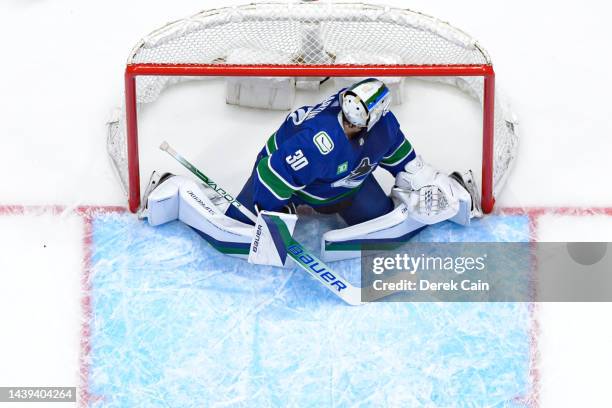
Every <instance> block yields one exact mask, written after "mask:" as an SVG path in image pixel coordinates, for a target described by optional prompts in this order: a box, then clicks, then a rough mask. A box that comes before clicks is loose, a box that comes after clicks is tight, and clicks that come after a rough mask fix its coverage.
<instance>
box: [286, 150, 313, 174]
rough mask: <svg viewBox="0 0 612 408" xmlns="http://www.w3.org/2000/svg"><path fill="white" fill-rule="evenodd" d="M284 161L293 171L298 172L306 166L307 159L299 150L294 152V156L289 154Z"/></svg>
mask: <svg viewBox="0 0 612 408" xmlns="http://www.w3.org/2000/svg"><path fill="white" fill-rule="evenodd" d="M285 160H286V161H287V164H289V165H291V168H292V169H293V170H295V171H298V170H300V169H303V168H304V167H306V166H308V159H307V158H306V156H304V153H303V152H302V150H301V149H300V150H298V151H296V152H295V153H294V154H290V155H289V156H287V158H286V159H285Z"/></svg>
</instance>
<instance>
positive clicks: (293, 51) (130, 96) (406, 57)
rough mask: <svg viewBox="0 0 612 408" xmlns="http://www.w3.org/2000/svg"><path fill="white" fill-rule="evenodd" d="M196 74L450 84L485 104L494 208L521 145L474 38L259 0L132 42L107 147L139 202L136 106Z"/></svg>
mask: <svg viewBox="0 0 612 408" xmlns="http://www.w3.org/2000/svg"><path fill="white" fill-rule="evenodd" d="M193 77H260V78H270V77H279V78H281V77H284V78H288V77H289V78H290V77H299V78H305V77H317V78H327V77H332V78H363V77H378V78H381V79H383V80H384V78H396V79H397V78H403V77H420V78H423V79H425V78H430V79H434V80H439V81H442V82H445V83H449V84H452V85H454V86H456V87H458V88H460V89H461V90H462V91H465V92H466V93H467V94H469V95H470V96H472V97H473V98H475V99H477V100H478V101H479V102H480V103H481V105H482V112H483V118H482V123H483V127H482V129H483V132H482V133H483V134H482V163H481V165H482V178H481V183H482V207H483V210H484V211H485V212H486V213H489V212H491V211H492V210H493V206H494V204H495V196H496V195H497V194H499V192H500V191H501V189H502V187H503V185H504V182H505V179H506V177H507V175H508V174H509V170H510V168H511V165H512V162H513V160H514V158H515V155H516V147H517V144H518V133H517V123H516V120H515V119H514V117H513V115H512V114H511V113H509V112H508V111H507V109H504V108H505V106H504V104H502V103H500V100H499V98H498V97H496V93H495V72H494V69H493V65H492V63H491V60H490V58H489V56H488V53H487V52H486V51H485V50H484V49H483V48H482V47H481V46H480V45H479V44H478V42H477V41H476V40H474V39H473V38H472V37H470V36H468V35H467V34H465V33H464V32H463V31H461V30H458V29H456V28H455V27H453V26H451V25H450V24H448V23H445V22H442V21H440V20H438V19H435V18H433V17H430V16H427V15H424V14H422V13H418V12H414V11H411V10H404V9H396V8H390V7H384V6H377V5H369V4H363V3H335V2H333V1H318V2H303V1H292V2H288V3H256V4H249V5H245V6H237V7H228V8H222V9H216V10H207V11H204V12H201V13H198V14H196V15H194V16H191V17H189V18H187V19H183V20H179V21H176V22H174V23H170V24H168V25H166V26H164V27H162V28H160V29H158V30H156V31H154V32H152V33H151V34H149V35H148V36H146V37H145V38H144V39H143V40H141V41H140V42H139V43H138V44H137V45H136V47H135V48H134V50H133V52H132V54H131V56H130V58H129V60H128V64H127V67H126V70H125V104H124V109H123V110H122V114H121V115H120V117H119V118H118V119H117V120H116V121H114V122H112V123H110V124H109V137H108V143H107V145H108V150H109V155H110V157H111V160H112V163H113V165H114V167H115V169H116V170H117V173H118V174H119V177H120V179H121V182H122V185H123V187H124V189H125V190H126V192H127V195H128V202H129V209H130V211H132V212H135V211H136V210H137V209H138V207H139V205H140V200H141V197H140V193H141V192H140V157H139V153H138V150H139V149H138V141H139V139H138V106H139V105H141V104H144V103H149V102H153V101H154V100H156V99H157V98H158V97H159V95H160V94H161V92H162V91H163V89H164V88H166V87H167V86H169V85H171V84H172V83H175V82H176V81H175V80H173V78H175V79H178V78H180V79H188V78H193Z"/></svg>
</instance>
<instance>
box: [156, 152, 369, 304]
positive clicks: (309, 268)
mask: <svg viewBox="0 0 612 408" xmlns="http://www.w3.org/2000/svg"><path fill="white" fill-rule="evenodd" d="M159 148H160V149H161V150H163V151H165V152H166V153H168V154H169V155H170V156H172V157H173V158H174V159H175V160H176V161H178V162H179V163H181V164H182V165H183V166H184V167H185V168H186V169H187V170H189V171H190V172H191V173H193V174H194V175H195V176H196V177H197V178H199V179H200V180H202V181H203V182H204V184H206V185H207V186H208V187H210V188H212V189H213V190H214V191H215V192H216V193H217V194H219V196H221V197H222V198H224V199H225V200H226V201H227V202H228V203H230V205H233V206H234V207H236V208H237V209H238V210H239V211H240V212H241V213H243V214H244V215H245V216H246V217H248V218H249V219H250V220H251V221H253V222H254V223H257V217H256V216H255V214H253V213H252V212H251V211H249V209H247V208H246V207H244V206H243V205H242V204H240V202H238V201H237V200H236V199H235V198H234V197H233V196H232V195H230V194H228V193H227V192H226V191H225V190H223V189H222V188H220V187H219V185H218V184H217V183H215V182H214V181H213V180H211V179H210V178H209V177H208V176H206V175H205V174H204V173H202V172H201V171H200V170H198V168H197V167H195V166H194V165H193V164H191V163H190V162H189V161H187V160H186V159H185V158H184V157H183V156H181V155H180V154H178V153H177V152H176V151H175V150H174V149H173V148H172V147H170V145H169V144H168V142H165V141H164V142H163V143H162V144H161V145H160V146H159ZM264 221H265V222H266V224H267V225H268V227H269V228H270V230H271V231H273V235H275V241H278V242H279V244H280V245H279V246H280V247H281V248H283V249H284V250H285V251H286V252H287V255H289V256H290V257H291V259H293V260H294V261H295V263H296V264H298V266H299V267H300V268H302V269H303V270H305V271H306V272H308V274H310V276H312V277H313V278H315V279H316V280H318V281H319V282H321V283H322V284H323V285H324V286H325V287H326V288H327V289H329V290H330V291H332V292H333V293H334V294H335V295H336V296H338V297H339V298H340V299H342V300H344V301H345V302H346V303H348V304H349V305H351V306H358V305H361V304H362V302H361V291H360V289H358V288H357V287H355V286H353V285H351V284H350V283H349V282H348V281H347V280H346V279H344V278H343V277H341V276H339V275H338V274H337V273H334V272H333V271H332V269H331V268H329V267H328V266H327V265H325V263H324V262H323V261H321V260H320V259H318V258H317V257H316V256H314V255H313V254H312V253H310V251H308V249H306V248H304V247H303V246H302V245H301V244H300V243H299V242H297V241H296V240H295V239H293V237H292V236H291V234H290V233H289V229H288V228H287V225H286V224H285V223H284V222H283V220H282V219H280V217H275V216H266V217H264Z"/></svg>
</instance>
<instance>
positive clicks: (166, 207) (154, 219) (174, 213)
mask: <svg viewBox="0 0 612 408" xmlns="http://www.w3.org/2000/svg"><path fill="white" fill-rule="evenodd" d="M173 179H174V177H172V178H170V179H168V180H166V181H165V182H164V183H162V184H161V185H160V186H158V187H157V188H156V189H155V190H153V192H152V193H151V194H150V195H149V198H148V201H147V221H148V222H149V225H151V226H153V227H156V226H158V225H162V224H165V223H167V222H170V221H174V220H176V219H178V214H179V199H178V191H179V187H178V185H177V184H176V183H175V182H174V181H173Z"/></svg>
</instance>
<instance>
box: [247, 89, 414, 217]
mask: <svg viewBox="0 0 612 408" xmlns="http://www.w3.org/2000/svg"><path fill="white" fill-rule="evenodd" d="M342 91H343V90H342ZM342 91H340V92H339V93H336V94H334V95H332V96H330V97H329V98H327V99H325V100H324V101H323V102H321V103H320V104H318V105H315V106H304V107H302V108H299V109H297V110H296V111H294V112H292V113H291V114H290V115H288V116H287V118H286V120H285V121H284V122H283V124H282V125H281V126H280V128H279V129H278V130H277V131H276V132H275V133H274V134H273V135H272V136H270V138H269V139H268V141H267V143H266V145H265V147H264V148H263V149H262V151H261V152H260V155H259V157H260V158H261V159H260V160H259V162H258V163H257V166H256V173H257V177H253V195H254V197H253V198H254V202H255V203H256V204H257V205H258V207H259V208H260V209H266V210H270V211H275V210H278V209H280V208H282V207H283V206H284V205H285V204H287V203H288V202H289V201H292V202H297V203H306V204H309V205H311V206H313V207H318V206H319V207H320V206H326V205H330V204H334V203H336V202H338V201H340V200H343V199H345V198H348V197H350V196H351V195H352V194H354V193H355V192H357V190H358V189H359V187H360V186H361V183H363V181H364V180H365V179H366V178H367V177H368V176H369V175H370V174H371V173H372V172H373V171H374V170H375V169H376V167H378V166H381V167H383V168H384V169H386V170H388V171H389V172H391V174H393V175H394V176H395V175H396V174H397V173H398V172H400V171H402V170H403V169H404V166H405V165H406V164H407V163H408V162H410V161H411V160H413V159H414V158H415V157H416V154H415V152H414V149H413V148H412V146H411V144H410V142H408V140H406V138H405V137H404V135H403V133H402V131H401V130H400V125H399V123H398V121H397V119H396V118H395V116H394V115H393V113H391V112H389V113H387V114H386V115H385V116H383V117H382V118H381V119H380V120H379V121H378V123H376V124H375V125H374V127H372V129H371V130H370V131H369V132H366V131H365V130H363V131H362V132H361V133H359V134H358V135H357V136H355V137H353V138H351V139H350V140H349V138H348V137H347V136H346V134H345V132H344V129H343V127H342V113H341V112H342V108H341V105H340V93H341V92H342Z"/></svg>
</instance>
